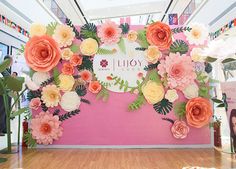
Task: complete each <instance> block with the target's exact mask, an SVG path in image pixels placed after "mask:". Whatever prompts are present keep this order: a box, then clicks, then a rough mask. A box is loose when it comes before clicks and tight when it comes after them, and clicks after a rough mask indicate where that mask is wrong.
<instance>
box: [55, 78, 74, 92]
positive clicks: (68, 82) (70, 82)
mask: <svg viewBox="0 0 236 169" xmlns="http://www.w3.org/2000/svg"><path fill="white" fill-rule="evenodd" d="M58 78H59V80H60V83H59V88H60V89H61V90H62V91H71V90H72V88H73V86H74V84H75V79H74V77H73V76H70V75H64V74H60V75H59V77H58Z"/></svg>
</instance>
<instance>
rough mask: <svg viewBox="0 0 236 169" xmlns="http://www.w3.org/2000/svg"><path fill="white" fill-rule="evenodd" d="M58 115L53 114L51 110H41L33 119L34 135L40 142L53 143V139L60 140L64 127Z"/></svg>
mask: <svg viewBox="0 0 236 169" xmlns="http://www.w3.org/2000/svg"><path fill="white" fill-rule="evenodd" d="M60 125H61V121H59V117H58V116H53V115H52V114H51V113H49V112H41V113H39V115H36V116H35V118H33V119H32V120H31V126H30V128H31V130H32V136H33V138H34V139H36V141H37V143H38V144H44V145H48V144H52V142H53V140H58V139H59V137H61V136H62V131H63V128H62V127H61V126H60Z"/></svg>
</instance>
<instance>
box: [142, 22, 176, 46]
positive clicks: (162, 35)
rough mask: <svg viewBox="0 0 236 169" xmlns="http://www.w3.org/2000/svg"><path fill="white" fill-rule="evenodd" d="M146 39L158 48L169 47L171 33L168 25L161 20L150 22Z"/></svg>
mask: <svg viewBox="0 0 236 169" xmlns="http://www.w3.org/2000/svg"><path fill="white" fill-rule="evenodd" d="M146 36H147V41H148V42H149V43H150V44H151V45H155V46H157V47H158V48H159V49H160V50H166V49H169V48H170V45H171V43H172V33H171V29H170V27H169V26H168V25H167V24H165V23H162V22H155V23H152V24H151V25H149V26H148V27H147V34H146Z"/></svg>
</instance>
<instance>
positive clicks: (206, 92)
mask: <svg viewBox="0 0 236 169" xmlns="http://www.w3.org/2000/svg"><path fill="white" fill-rule="evenodd" d="M198 95H199V96H200V97H205V98H209V97H210V95H209V89H208V87H207V86H201V87H200V88H199V91H198Z"/></svg>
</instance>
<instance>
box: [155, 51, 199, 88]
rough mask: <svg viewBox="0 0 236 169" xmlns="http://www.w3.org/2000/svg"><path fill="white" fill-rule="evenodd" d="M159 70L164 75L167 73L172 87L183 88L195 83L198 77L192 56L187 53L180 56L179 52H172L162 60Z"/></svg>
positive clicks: (169, 84)
mask: <svg viewBox="0 0 236 169" xmlns="http://www.w3.org/2000/svg"><path fill="white" fill-rule="evenodd" d="M158 70H159V71H158V72H159V74H160V75H161V76H162V77H165V75H166V74H167V81H168V86H169V87H170V88H172V89H173V88H176V89H179V90H183V89H184V88H185V87H187V86H188V85H189V84H192V83H194V80H195V79H196V73H195V71H194V63H193V62H192V60H191V58H190V57H189V56H186V55H182V56H180V54H179V53H177V54H173V53H170V55H169V56H168V57H166V59H165V60H161V61H160V64H159V65H158Z"/></svg>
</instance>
